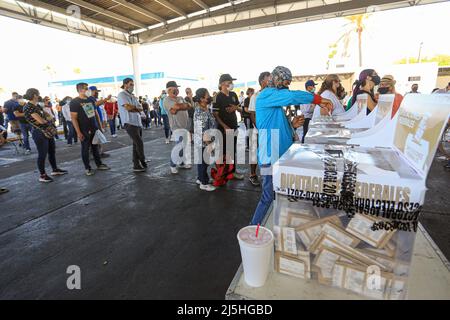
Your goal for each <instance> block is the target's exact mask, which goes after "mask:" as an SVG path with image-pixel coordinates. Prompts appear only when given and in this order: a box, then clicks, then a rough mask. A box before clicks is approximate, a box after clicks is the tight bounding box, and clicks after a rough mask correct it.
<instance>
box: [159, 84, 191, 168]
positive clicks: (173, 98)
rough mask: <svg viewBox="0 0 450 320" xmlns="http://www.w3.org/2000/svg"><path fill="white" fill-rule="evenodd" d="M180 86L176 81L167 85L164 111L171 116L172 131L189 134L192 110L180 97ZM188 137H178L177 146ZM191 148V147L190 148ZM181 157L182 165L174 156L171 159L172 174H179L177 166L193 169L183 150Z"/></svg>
mask: <svg viewBox="0 0 450 320" xmlns="http://www.w3.org/2000/svg"><path fill="white" fill-rule="evenodd" d="M179 87H180V86H179V85H178V84H177V83H176V82H175V81H169V82H168V83H167V84H166V89H167V94H168V95H167V97H166V98H165V99H164V109H165V111H166V113H167V114H168V115H169V120H170V123H171V129H172V130H173V131H175V130H186V131H187V132H189V129H190V122H189V113H188V110H189V109H190V108H191V105H189V104H188V103H186V101H184V99H183V98H182V97H179V96H178V94H179V93H180V91H179V89H178V88H179ZM186 138H188V137H186V136H180V137H177V139H178V141H177V142H176V144H177V145H178V144H181V143H183V140H184V139H186ZM189 147H190V146H189ZM179 156H180V158H181V159H183V160H182V162H181V163H178V164H177V163H175V161H174V160H175V159H172V155H171V157H170V171H171V172H172V174H177V173H178V169H177V165H178V166H179V167H180V168H184V169H191V168H192V166H191V165H190V164H189V163H188V162H190V160H191V159H186V157H185V155H184V152H183V149H181V150H180V153H179Z"/></svg>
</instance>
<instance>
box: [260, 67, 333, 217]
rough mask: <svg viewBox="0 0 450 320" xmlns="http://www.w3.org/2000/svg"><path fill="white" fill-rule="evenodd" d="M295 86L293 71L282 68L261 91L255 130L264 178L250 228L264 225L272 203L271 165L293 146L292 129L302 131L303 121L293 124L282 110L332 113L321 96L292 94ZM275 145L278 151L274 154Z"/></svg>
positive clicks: (298, 119)
mask: <svg viewBox="0 0 450 320" xmlns="http://www.w3.org/2000/svg"><path fill="white" fill-rule="evenodd" d="M291 82H292V73H291V71H290V70H289V69H288V68H286V67H282V66H278V67H276V68H275V69H274V70H273V72H272V78H271V80H270V84H269V87H268V88H266V89H264V90H262V91H261V92H260V94H259V95H258V98H257V99H256V127H257V128H258V134H259V144H258V162H259V166H260V168H261V174H262V176H263V183H262V194H261V199H260V201H259V203H258V205H257V207H256V210H255V213H254V215H253V218H252V221H251V224H252V225H257V224H259V223H262V222H263V220H264V217H265V216H266V214H267V212H268V210H269V208H270V205H271V204H272V202H273V199H274V198H273V194H274V190H273V183H272V172H271V171H272V165H273V164H274V163H275V162H276V161H277V160H278V159H279V157H280V156H282V155H283V154H284V153H285V152H286V151H287V150H288V149H289V148H290V147H291V145H292V144H293V141H294V134H293V132H292V127H293V128H295V129H296V128H300V127H301V126H302V125H303V122H304V118H303V117H301V116H296V117H294V119H293V121H292V123H289V121H288V120H287V118H286V114H285V111H284V110H283V107H285V106H291V105H302V104H311V103H313V104H318V105H321V106H322V107H325V108H327V109H328V108H330V109H331V101H330V100H328V99H325V98H322V97H321V96H319V95H316V94H312V93H310V92H304V91H294V90H289V86H290V84H291ZM272 130H278V135H277V138H278V141H272V139H275V138H274V137H272ZM273 143H275V145H278V150H276V151H275V153H274V154H273V153H272V149H273V147H274V146H273V145H272V144H273Z"/></svg>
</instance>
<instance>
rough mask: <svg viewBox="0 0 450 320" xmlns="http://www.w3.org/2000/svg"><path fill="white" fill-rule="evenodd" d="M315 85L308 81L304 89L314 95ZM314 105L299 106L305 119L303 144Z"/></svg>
mask: <svg viewBox="0 0 450 320" xmlns="http://www.w3.org/2000/svg"><path fill="white" fill-rule="evenodd" d="M316 85H317V83H315V82H314V81H313V80H308V81H306V83H305V89H306V91H307V92H310V93H312V94H314V93H315V92H316ZM315 106H316V105H315V104H302V105H300V110H301V111H302V114H303V116H304V117H305V122H304V123H303V137H302V143H305V136H306V134H307V133H308V129H309V122H310V121H311V119H312V116H313V114H314V108H315Z"/></svg>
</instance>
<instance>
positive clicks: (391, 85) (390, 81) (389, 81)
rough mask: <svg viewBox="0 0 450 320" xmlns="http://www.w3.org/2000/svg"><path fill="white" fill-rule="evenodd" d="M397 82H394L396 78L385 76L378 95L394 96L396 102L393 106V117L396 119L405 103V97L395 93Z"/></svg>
mask: <svg viewBox="0 0 450 320" xmlns="http://www.w3.org/2000/svg"><path fill="white" fill-rule="evenodd" d="M396 83H397V81H395V80H394V77H393V76H391V75H385V76H384V77H383V78H381V81H380V85H379V87H378V94H393V95H394V102H393V104H392V116H391V118H394V116H395V114H396V113H397V111H398V109H399V108H400V104H401V103H402V101H403V96H402V95H401V94H400V93H397V92H396V91H395V84H396Z"/></svg>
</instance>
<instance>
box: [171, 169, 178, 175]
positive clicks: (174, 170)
mask: <svg viewBox="0 0 450 320" xmlns="http://www.w3.org/2000/svg"><path fill="white" fill-rule="evenodd" d="M170 172H172V174H177V173H178V169H177V168H176V167H170Z"/></svg>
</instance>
